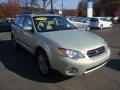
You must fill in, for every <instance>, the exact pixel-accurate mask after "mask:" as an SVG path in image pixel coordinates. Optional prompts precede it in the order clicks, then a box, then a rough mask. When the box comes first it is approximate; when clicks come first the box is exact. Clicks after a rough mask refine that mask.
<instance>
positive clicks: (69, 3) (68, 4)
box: [0, 0, 81, 9]
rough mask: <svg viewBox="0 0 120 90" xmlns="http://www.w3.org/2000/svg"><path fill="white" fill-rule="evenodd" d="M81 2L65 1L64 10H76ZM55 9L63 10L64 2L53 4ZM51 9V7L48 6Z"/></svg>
mask: <svg viewBox="0 0 120 90" xmlns="http://www.w3.org/2000/svg"><path fill="white" fill-rule="evenodd" d="M4 1H6V0H0V2H4ZM80 1H81V0H63V8H64V9H76V8H77V6H78V3H79V2H80ZM53 5H54V8H57V9H61V6H62V0H57V1H56V3H54V4H53ZM48 8H50V5H49V6H48Z"/></svg>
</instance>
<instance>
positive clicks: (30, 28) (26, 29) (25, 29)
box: [23, 26, 32, 31]
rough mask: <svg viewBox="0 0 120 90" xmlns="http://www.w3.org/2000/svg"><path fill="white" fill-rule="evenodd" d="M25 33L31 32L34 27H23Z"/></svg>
mask: <svg viewBox="0 0 120 90" xmlns="http://www.w3.org/2000/svg"><path fill="white" fill-rule="evenodd" d="M23 29H24V31H31V30H32V27H31V26H25V27H23Z"/></svg>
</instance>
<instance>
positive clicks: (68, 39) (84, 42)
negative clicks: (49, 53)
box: [40, 29, 105, 53]
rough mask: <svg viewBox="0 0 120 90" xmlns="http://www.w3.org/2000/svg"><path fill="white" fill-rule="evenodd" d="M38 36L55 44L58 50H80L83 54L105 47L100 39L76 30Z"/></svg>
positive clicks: (45, 33)
mask: <svg viewBox="0 0 120 90" xmlns="http://www.w3.org/2000/svg"><path fill="white" fill-rule="evenodd" d="M40 34H41V35H42V37H44V38H47V39H49V40H50V41H51V42H54V43H56V45H58V47H60V48H66V49H74V50H80V51H81V52H83V53H86V52H87V51H88V50H92V49H95V48H98V47H101V46H105V42H104V40H103V39H102V38H101V37H99V36H97V35H95V34H92V33H90V32H86V31H82V30H78V29H76V30H64V31H53V32H44V33H40Z"/></svg>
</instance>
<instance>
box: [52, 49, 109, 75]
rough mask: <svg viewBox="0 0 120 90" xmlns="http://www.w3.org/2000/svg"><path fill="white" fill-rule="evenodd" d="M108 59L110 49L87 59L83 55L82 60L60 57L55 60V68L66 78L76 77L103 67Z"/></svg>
mask: <svg viewBox="0 0 120 90" xmlns="http://www.w3.org/2000/svg"><path fill="white" fill-rule="evenodd" d="M109 58H110V49H109V48H108V49H107V51H106V52H104V53H102V54H100V55H98V56H95V57H92V58H89V57H88V56H87V55H85V58H84V59H79V60H73V59H70V58H67V57H60V56H59V59H57V60H56V63H55V68H54V69H56V70H58V71H60V72H61V73H62V74H64V75H66V76H76V75H80V74H86V73H89V72H92V71H94V70H96V69H99V68H100V67H102V66H104V65H105V64H106V63H107V62H108V60H109Z"/></svg>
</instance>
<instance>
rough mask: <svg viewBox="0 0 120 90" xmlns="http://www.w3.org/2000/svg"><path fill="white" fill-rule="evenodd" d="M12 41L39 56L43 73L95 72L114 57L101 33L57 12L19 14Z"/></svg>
mask: <svg viewBox="0 0 120 90" xmlns="http://www.w3.org/2000/svg"><path fill="white" fill-rule="evenodd" d="M11 40H12V43H13V46H14V48H19V46H21V47H23V48H24V49H26V50H27V51H28V52H29V53H31V54H32V55H34V56H35V57H36V60H37V61H38V67H39V70H40V72H41V74H42V75H49V74H50V73H51V72H52V70H53V69H55V70H57V71H59V72H61V73H62V74H63V75H66V76H76V75H80V74H86V73H89V72H92V71H94V70H96V69H98V68H100V67H102V66H104V65H105V64H106V63H107V62H108V60H109V58H110V49H109V47H108V46H107V43H106V42H105V41H104V40H103V39H102V38H101V37H99V36H97V35H95V34H93V33H90V32H86V31H83V30H78V29H77V28H76V27H75V26H74V25H73V24H71V23H70V22H69V21H68V20H66V18H65V17H63V16H59V15H56V14H35V13H34V14H33V13H29V14H26V13H25V14H19V15H17V17H16V19H15V24H13V25H12V31H11Z"/></svg>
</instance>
